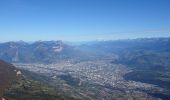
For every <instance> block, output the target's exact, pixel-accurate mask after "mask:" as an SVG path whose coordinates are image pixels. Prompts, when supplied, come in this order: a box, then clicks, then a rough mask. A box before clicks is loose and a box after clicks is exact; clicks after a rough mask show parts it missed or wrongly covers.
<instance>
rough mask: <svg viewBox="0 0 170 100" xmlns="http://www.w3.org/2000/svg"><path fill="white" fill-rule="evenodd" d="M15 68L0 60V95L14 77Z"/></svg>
mask: <svg viewBox="0 0 170 100" xmlns="http://www.w3.org/2000/svg"><path fill="white" fill-rule="evenodd" d="M16 77H17V76H16V69H15V67H14V66H13V65H11V64H8V63H6V62H4V61H2V60H0V96H2V93H3V91H4V90H5V89H6V88H8V87H9V86H10V85H11V83H12V82H13V81H14V80H15V79H16Z"/></svg>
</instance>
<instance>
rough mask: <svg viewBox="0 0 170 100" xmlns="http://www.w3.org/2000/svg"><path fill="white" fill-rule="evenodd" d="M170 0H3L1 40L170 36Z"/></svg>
mask: <svg viewBox="0 0 170 100" xmlns="http://www.w3.org/2000/svg"><path fill="white" fill-rule="evenodd" d="M169 5H170V0H0V35H1V36H0V41H1V42H4V41H18V40H24V41H36V40H64V41H89V40H102V39H104V40H111V39H113V40H114V39H127V38H140V37H141V38H143V37H169V36H170V6H169Z"/></svg>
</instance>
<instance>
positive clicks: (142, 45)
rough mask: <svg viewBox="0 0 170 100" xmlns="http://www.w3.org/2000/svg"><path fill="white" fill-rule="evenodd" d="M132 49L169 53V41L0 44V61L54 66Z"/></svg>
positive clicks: (158, 39)
mask: <svg viewBox="0 0 170 100" xmlns="http://www.w3.org/2000/svg"><path fill="white" fill-rule="evenodd" d="M134 50H150V51H154V52H155V51H159V52H160V51H165V52H169V51H170V38H142V39H127V40H114V41H94V42H87V43H85V44H81V45H75V46H73V45H69V44H65V43H63V42H62V41H36V42H34V43H27V42H24V41H19V42H6V43H0V59H3V60H5V61H7V62H10V63H15V62H17V63H18V62H19V63H55V62H58V61H62V60H72V59H83V58H84V59H89V58H88V55H90V56H91V55H93V54H94V55H95V56H96V55H100V56H101V55H102V56H103V55H106V54H108V55H110V54H118V55H120V56H122V54H123V55H124V53H125V52H128V51H130V52H131V51H134Z"/></svg>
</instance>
